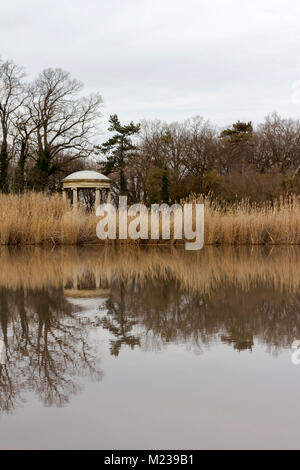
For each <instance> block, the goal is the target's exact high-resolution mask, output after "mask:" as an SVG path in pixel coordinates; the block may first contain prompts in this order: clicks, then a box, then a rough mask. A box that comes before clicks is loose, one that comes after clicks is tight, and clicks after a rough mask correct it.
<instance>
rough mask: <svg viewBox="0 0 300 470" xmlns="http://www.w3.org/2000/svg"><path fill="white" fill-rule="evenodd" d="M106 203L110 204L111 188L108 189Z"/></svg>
mask: <svg viewBox="0 0 300 470" xmlns="http://www.w3.org/2000/svg"><path fill="white" fill-rule="evenodd" d="M106 204H110V190H108V193H107V197H106Z"/></svg>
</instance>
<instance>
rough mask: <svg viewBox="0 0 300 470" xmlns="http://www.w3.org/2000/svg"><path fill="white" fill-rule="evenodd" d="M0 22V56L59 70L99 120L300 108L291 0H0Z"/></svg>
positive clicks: (224, 117) (299, 40) (229, 118)
mask: <svg viewBox="0 0 300 470" xmlns="http://www.w3.org/2000/svg"><path fill="white" fill-rule="evenodd" d="M0 21H1V24H0V56H1V57H2V58H3V59H13V60H14V61H15V62H17V63H18V64H20V65H23V66H25V68H26V71H27V73H28V75H29V77H30V78H31V77H34V76H36V75H37V74H38V72H39V71H41V70H42V69H43V68H46V67H61V68H63V69H65V70H68V71H69V72H71V74H72V75H73V76H74V77H76V78H78V79H80V80H81V81H82V82H83V83H84V84H85V86H86V91H87V92H90V91H99V92H100V93H101V94H102V96H103V98H104V102H105V105H104V114H105V119H106V118H107V116H108V115H109V114H111V113H117V114H119V116H120V118H121V119H122V120H125V121H128V120H135V121H138V120H140V119H143V118H159V119H163V120H168V121H172V120H181V119H185V118H187V117H190V116H194V115H201V116H203V117H205V118H206V119H209V120H211V121H213V122H215V123H216V124H218V125H220V126H223V125H227V124H230V123H232V122H234V121H236V120H238V119H240V120H252V121H253V122H255V123H257V122H258V121H259V120H262V119H263V118H264V116H265V115H266V114H268V113H270V112H272V111H275V110H276V111H278V112H279V113H280V114H281V115H283V116H290V117H297V118H298V117H300V92H299V93H298V92H297V90H298V91H300V47H299V46H300V27H299V23H300V1H299V0H284V1H283V0H251V1H249V0H226V1H225V0H184V1H183V0H51V1H50V0H42V1H41V0H0ZM297 81H299V83H297ZM293 84H294V86H295V87H296V88H295V89H293ZM105 119H104V124H103V127H105V126H106V122H105Z"/></svg>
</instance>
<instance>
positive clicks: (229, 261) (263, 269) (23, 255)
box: [0, 246, 300, 295]
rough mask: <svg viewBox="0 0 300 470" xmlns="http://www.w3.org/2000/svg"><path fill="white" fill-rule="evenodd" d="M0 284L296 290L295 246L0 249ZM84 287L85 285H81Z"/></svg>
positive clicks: (298, 257)
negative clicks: (169, 283)
mask: <svg viewBox="0 0 300 470" xmlns="http://www.w3.org/2000/svg"><path fill="white" fill-rule="evenodd" d="M0 260H1V270H0V286H2V287H7V288H18V287H24V288H32V289H34V288H42V287H46V286H49V285H51V286H54V287H60V286H65V287H67V286H68V283H69V284H70V283H71V284H70V287H72V283H73V281H74V278H76V279H82V278H83V277H86V278H87V279H89V275H90V278H91V279H92V278H93V279H96V280H97V281H96V282H97V284H99V285H98V286H97V287H98V288H102V287H103V288H107V287H109V284H110V282H111V280H112V279H114V278H118V279H120V280H121V279H123V280H127V279H130V278H132V277H134V278H135V279H136V280H137V282H140V283H142V282H144V281H145V280H146V279H160V280H162V279H172V280H175V281H176V282H177V283H178V284H179V285H180V286H181V287H182V288H184V289H187V290H189V291H190V292H201V293H205V294H208V295H209V294H211V293H214V292H216V290H217V289H219V288H221V287H224V286H230V285H234V286H236V285H238V286H240V287H241V288H242V289H243V290H245V291H246V290H249V289H250V288H253V287H255V286H262V285H264V286H269V287H272V288H274V289H276V290H280V291H283V290H284V291H288V292H291V293H292V292H297V291H298V290H299V288H300V270H299V263H300V249H298V248H297V247H274V248H273V249H271V250H270V249H263V248H261V247H252V248H251V249H248V248H239V249H237V248H235V249H234V248H226V249H225V248H213V247H205V249H204V250H202V251H200V252H198V253H195V252H193V253H191V252H186V251H184V249H182V248H170V247H166V248H162V247H160V248H159V247H153V248H151V247H145V248H135V249H132V248H125V247H119V248H112V247H100V246H99V247H84V248H83V247H81V248H77V247H69V248H60V249H54V250H52V251H50V250H47V249H42V248H29V247H28V248H26V249H24V248H23V249H19V248H11V249H7V248H5V247H2V248H1V250H0ZM86 287H88V285H87V286H86Z"/></svg>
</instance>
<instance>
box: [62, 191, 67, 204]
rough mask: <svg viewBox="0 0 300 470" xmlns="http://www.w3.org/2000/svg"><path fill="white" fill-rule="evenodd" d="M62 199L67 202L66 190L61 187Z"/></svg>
mask: <svg viewBox="0 0 300 470" xmlns="http://www.w3.org/2000/svg"><path fill="white" fill-rule="evenodd" d="M63 201H64V202H67V190H66V189H63Z"/></svg>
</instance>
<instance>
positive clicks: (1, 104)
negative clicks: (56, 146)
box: [0, 61, 25, 192]
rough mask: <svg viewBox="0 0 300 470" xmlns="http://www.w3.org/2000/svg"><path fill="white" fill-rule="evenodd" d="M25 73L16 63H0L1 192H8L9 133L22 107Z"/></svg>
mask: <svg viewBox="0 0 300 470" xmlns="http://www.w3.org/2000/svg"><path fill="white" fill-rule="evenodd" d="M24 75H25V74H24V71H23V69H22V67H19V66H18V65H16V64H15V63H14V62H11V61H6V62H0V126H1V127H0V129H1V134H0V135H1V144H0V190H1V191H3V192H7V191H8V181H7V171H8V162H9V133H10V127H11V125H12V121H11V119H12V115H13V114H14V113H15V112H16V111H17V109H18V108H19V107H20V106H21V105H22V101H23V83H22V79H23V78H24Z"/></svg>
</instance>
